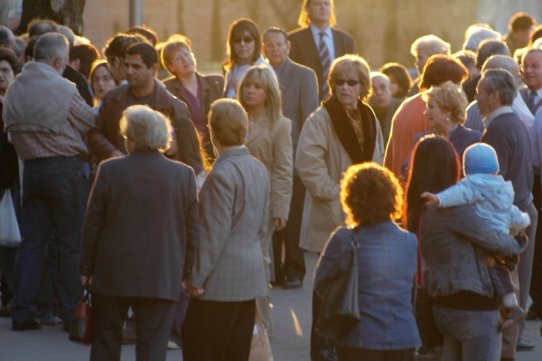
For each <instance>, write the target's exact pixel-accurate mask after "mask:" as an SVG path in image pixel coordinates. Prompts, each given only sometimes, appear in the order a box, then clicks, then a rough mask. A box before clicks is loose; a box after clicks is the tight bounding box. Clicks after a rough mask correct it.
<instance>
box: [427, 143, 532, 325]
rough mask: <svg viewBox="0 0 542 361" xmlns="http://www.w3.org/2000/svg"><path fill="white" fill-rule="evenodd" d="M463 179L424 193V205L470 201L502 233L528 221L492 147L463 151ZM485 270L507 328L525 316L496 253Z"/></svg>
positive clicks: (514, 230)
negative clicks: (503, 312)
mask: <svg viewBox="0 0 542 361" xmlns="http://www.w3.org/2000/svg"><path fill="white" fill-rule="evenodd" d="M463 173H464V174H465V178H463V179H462V180H461V181H460V182H458V183H457V184H455V185H453V186H451V187H449V188H448V189H446V190H444V191H442V192H440V193H438V194H432V193H429V192H425V193H423V194H422V197H424V198H426V199H427V204H434V205H437V206H438V207H453V206H459V205H464V204H473V205H474V209H475V211H476V213H477V214H478V215H479V216H480V217H482V218H483V219H485V220H486V221H488V222H489V224H490V225H491V227H494V228H495V229H497V230H500V231H502V232H507V233H511V234H512V235H515V234H517V233H518V232H519V231H521V230H523V229H525V228H526V227H527V226H529V224H530V223H531V221H530V219H529V216H528V215H527V213H524V212H521V211H520V210H519V208H518V207H516V206H514V204H513V202H514V188H513V187H512V183H511V182H510V181H505V180H504V178H503V177H502V176H501V175H499V174H498V173H499V162H498V159H497V153H496V152H495V150H494V149H493V148H492V147H491V146H490V145H487V144H484V143H475V144H472V145H471V146H469V147H468V148H467V149H466V150H465V152H464V154H463ZM486 258H487V261H488V266H489V267H488V269H489V273H490V275H491V280H492V282H493V287H494V288H495V290H496V292H497V294H498V295H499V296H500V297H501V300H502V303H503V305H504V307H505V308H506V309H507V311H508V312H507V317H506V318H505V319H504V320H503V321H502V322H501V325H500V328H501V329H504V328H507V327H510V326H511V325H513V324H514V323H516V322H518V321H519V320H521V319H522V318H523V317H525V311H524V310H523V309H522V308H521V307H520V306H519V304H518V300H517V298H516V295H515V293H514V287H513V284H512V281H511V279H510V273H509V271H508V269H507V267H506V265H505V261H504V260H503V259H502V258H501V257H499V256H488V257H486Z"/></svg>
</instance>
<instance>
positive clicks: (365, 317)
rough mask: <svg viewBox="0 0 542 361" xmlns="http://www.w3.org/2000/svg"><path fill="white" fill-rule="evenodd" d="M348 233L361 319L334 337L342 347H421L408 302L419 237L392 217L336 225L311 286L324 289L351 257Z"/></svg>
mask: <svg viewBox="0 0 542 361" xmlns="http://www.w3.org/2000/svg"><path fill="white" fill-rule="evenodd" d="M352 237H354V238H355V240H356V241H357V242H358V260H357V262H358V267H359V304H360V313H361V320H360V321H359V322H358V324H357V325H356V326H354V327H353V328H352V329H350V330H349V331H348V332H346V333H345V334H344V335H343V336H342V337H341V338H339V339H338V340H336V344H337V345H339V346H343V347H355V348H367V349H372V350H399V349H406V348H415V347H417V346H419V344H420V339H419V335H418V329H417V326H416V321H415V319H414V312H413V305H412V288H413V285H414V274H415V273H416V267H417V266H416V265H417V257H418V256H417V249H418V241H417V239H416V236H415V235H414V234H412V233H408V232H407V231H405V230H403V229H401V228H400V227H399V226H397V224H395V223H394V222H392V221H387V222H382V223H378V224H375V225H371V226H362V227H360V228H358V229H354V230H352V229H347V228H338V229H337V230H336V231H335V233H334V234H332V236H331V238H330V239H329V240H328V241H327V243H326V246H325V248H324V252H323V253H322V256H321V257H320V260H319V261H318V265H317V268H316V275H315V281H314V285H315V286H314V288H315V290H316V292H317V293H319V294H322V293H323V292H324V291H325V288H326V286H327V285H328V284H329V281H330V280H332V279H333V278H334V277H335V276H336V275H337V273H338V272H341V271H347V270H348V267H349V265H350V264H351V260H352V246H351V243H350V242H351V240H352Z"/></svg>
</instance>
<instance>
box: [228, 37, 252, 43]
mask: <svg viewBox="0 0 542 361" xmlns="http://www.w3.org/2000/svg"><path fill="white" fill-rule="evenodd" d="M253 41H254V39H253V38H251V37H250V36H243V37H242V38H237V39H233V42H234V43H235V44H241V42H243V43H245V44H250V43H252V42H253Z"/></svg>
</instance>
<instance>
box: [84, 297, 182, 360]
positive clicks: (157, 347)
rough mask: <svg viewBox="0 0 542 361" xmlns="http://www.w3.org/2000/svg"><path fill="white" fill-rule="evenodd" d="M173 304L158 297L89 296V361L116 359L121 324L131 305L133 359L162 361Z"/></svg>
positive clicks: (119, 347)
mask: <svg viewBox="0 0 542 361" xmlns="http://www.w3.org/2000/svg"><path fill="white" fill-rule="evenodd" d="M174 304H175V301H171V300H163V299H158V298H141V297H113V296H105V295H99V294H93V295H92V307H93V308H92V309H93V318H92V321H93V335H92V347H91V349H90V360H91V361H118V360H120V352H121V348H122V324H123V322H124V320H125V318H126V312H127V311H128V307H130V306H131V307H132V310H133V311H134V315H135V322H136V360H137V361H160V360H162V361H165V359H166V351H167V341H168V338H169V332H170V330H171V316H172V312H173V305H174Z"/></svg>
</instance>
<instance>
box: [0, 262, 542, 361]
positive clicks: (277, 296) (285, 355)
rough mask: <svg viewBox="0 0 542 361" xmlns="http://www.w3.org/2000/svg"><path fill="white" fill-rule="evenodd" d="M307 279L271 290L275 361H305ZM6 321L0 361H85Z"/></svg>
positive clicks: (533, 354) (60, 339) (72, 347)
mask: <svg viewBox="0 0 542 361" xmlns="http://www.w3.org/2000/svg"><path fill="white" fill-rule="evenodd" d="M306 260H307V277H305V282H304V284H303V288H301V289H295V290H282V289H273V290H272V292H271V297H272V302H273V305H274V308H273V318H274V326H273V327H274V328H273V332H272V334H271V337H270V338H271V348H272V350H273V356H274V359H275V361H308V360H309V359H310V358H309V338H310V324H311V297H312V281H311V278H312V272H313V269H314V265H315V263H316V257H315V256H312V255H307V256H306ZM10 326H11V321H10V319H9V318H6V317H1V318H0V361H34V360H35V361H79V360H88V358H89V353H90V348H89V347H88V346H85V345H81V344H78V343H74V342H71V341H68V335H67V334H66V333H65V332H62V330H61V327H60V326H54V327H46V326H44V327H43V329H41V330H37V331H25V332H13V331H11V329H10ZM541 326H542V321H527V326H526V330H525V337H526V338H528V339H529V340H531V341H533V342H535V344H536V348H535V350H534V351H528V352H527V351H526V352H518V354H517V359H516V361H540V360H542V338H541V337H540V327H541ZM122 360H123V361H128V360H135V347H134V346H133V345H128V346H124V347H123V349H122ZM167 360H168V361H173V360H175V361H180V360H182V353H181V351H179V350H176V351H168V353H167Z"/></svg>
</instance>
